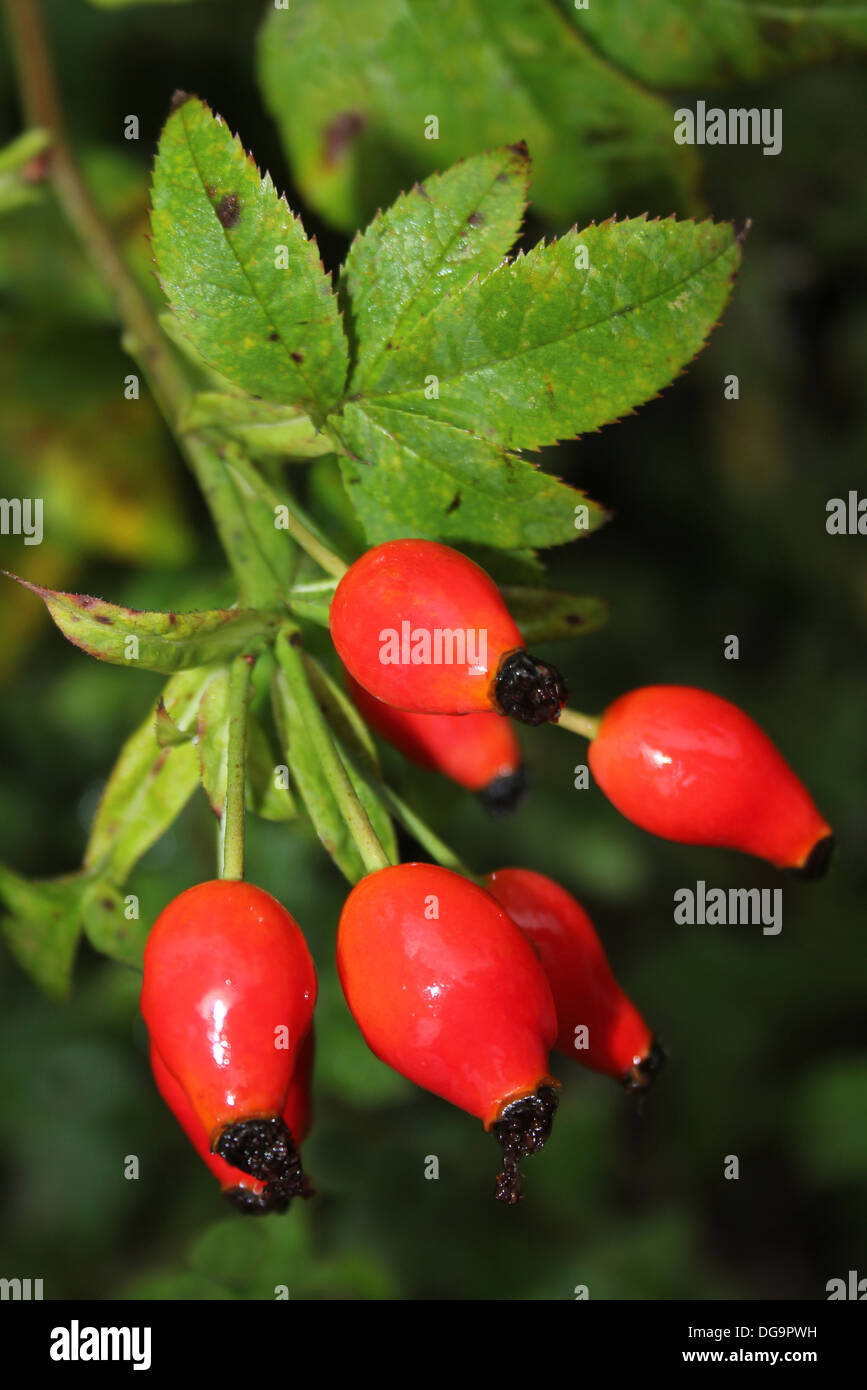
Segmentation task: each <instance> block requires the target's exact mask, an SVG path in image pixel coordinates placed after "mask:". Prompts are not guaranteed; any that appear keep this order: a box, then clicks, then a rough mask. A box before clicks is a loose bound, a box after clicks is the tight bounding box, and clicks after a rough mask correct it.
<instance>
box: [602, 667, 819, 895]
mask: <svg viewBox="0 0 867 1390" xmlns="http://www.w3.org/2000/svg"><path fill="white" fill-rule="evenodd" d="M589 763H590V768H591V770H592V772H593V776H594V777H595V778H596V781H597V782H598V783H599V785H600V787H601V788H602V790H603V791H604V793H605V795H606V796H607V797H608V798H609V800H611V801H612V802H613V803H614V805H615V806H616V807H617V809H618V811H620V812H622V814H623V815H624V816H626V817H628V819H629V820H631V821H634V822H635V823H636V825H640V826H641V827H642V828H643V829H644V830H649V831H650V832H651V833H652V834H654V835H661V836H662V837H663V838H664V839H666V840H679V841H680V842H681V843H683V844H688V845H720V846H725V847H726V848H728V849H739V850H743V851H744V853H746V854H754V855H756V856H757V857H758V858H760V859H768V860H770V862H771V863H772V864H775V865H776V866H777V867H778V868H781V869H791V870H795V871H797V872H799V873H800V874H802V875H803V876H804V877H808V878H818V877H820V876H821V875H822V874H823V873H824V872H825V870H826V868H827V866H828V861H829V859H830V856H831V850H832V849H833V844H834V838H833V834H832V831H831V827H830V826H829V825H828V823H827V821H825V820H824V819H823V817H822V816H821V815H820V814H819V812H818V811H817V809H816V807H815V805H814V803H813V800H812V798H811V796H810V794H809V792H808V791H807V789H806V788H805V787H804V786H803V784H802V783H801V782H799V781H798V778H797V777H796V776H795V774H794V772H792V770H791V768H790V767H789V765H788V763H786V761H785V760H784V758H783V757H782V756H781V754H780V753H779V752H778V751H777V749H776V748H775V747H774V745H773V744H772V743H771V741H770V739H769V738H768V737H767V735H766V734H764V733H763V732H762V730H761V729H760V728H759V726H758V725H757V724H755V723H754V722H753V720H752V719H750V718H749V716H748V715H746V714H744V713H743V711H742V710H740V709H738V707H737V706H736V705H733V704H730V703H729V701H728V700H723V699H721V698H720V697H719V696H718V695H711V694H709V693H708V692H707V691H705V690H694V689H692V688H691V687H689V686H682V685H650V686H645V687H644V688H642V689H640V690H633V691H631V692H630V694H628V695H622V696H621V697H620V699H619V700H615V701H614V703H613V704H612V705H610V706H609V708H608V709H607V710H606V711H605V713H604V715H603V716H602V722H601V724H600V727H599V732H598V734H597V736H596V738H595V739H594V740H593V742H592V743H591V744H590V751H589Z"/></svg>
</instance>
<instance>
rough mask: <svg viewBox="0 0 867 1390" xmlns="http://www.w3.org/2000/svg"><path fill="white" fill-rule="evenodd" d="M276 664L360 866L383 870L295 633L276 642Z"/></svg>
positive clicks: (382, 855)
mask: <svg viewBox="0 0 867 1390" xmlns="http://www.w3.org/2000/svg"><path fill="white" fill-rule="evenodd" d="M275 654H276V657H277V662H278V664H279V666H280V669H281V671H282V672H283V675H284V676H285V678H286V681H287V684H288V685H289V688H290V689H291V691H292V698H293V699H294V701H295V705H296V707H297V709H298V714H299V717H300V719H301V721H302V723H303V725H304V730H305V733H306V735H307V737H308V739H309V740H310V745H311V747H312V748H313V750H314V752H315V753H316V756H317V759H318V761H319V765H320V767H321V768H322V771H323V773H324V774H325V779H326V781H327V782H328V785H329V787H330V788H331V791H332V794H333V796H334V799H335V801H336V802H337V805H338V807H339V808H340V812H341V814H342V816H343V819H344V821H345V822H346V825H347V827H348V829H349V833H350V834H351V835H352V838H353V840H354V841H355V844H356V845H357V847H358V852H359V854H360V855H361V860H362V863H363V864H364V867H365V869H366V870H367V872H368V873H375V871H376V870H377V869H386V868H388V867H389V866H390V864H391V860H390V859H389V857H388V855H387V854H386V852H385V850H384V849H383V846H382V843H381V841H380V839H379V836H378V835H377V833H376V831H375V830H374V828H373V826H372V825H371V823H370V818H369V817H368V814H367V812H366V811H365V809H364V807H363V806H362V804H361V802H360V801H359V799H358V796H357V794H356V791H355V788H354V787H353V785H352V783H351V781H350V780H349V776H348V774H347V772H346V768H345V767H344V765H343V762H342V760H341V757H340V754H339V753H338V751H337V748H336V747H335V744H334V740H333V738H332V735H331V729H330V727H329V725H328V723H327V721H326V720H325V718H324V716H323V714H322V711H321V709H320V708H319V704H318V702H317V700H316V696H315V695H314V694H313V691H312V690H311V688H310V682H309V680H308V678H307V672H306V670H305V669H304V660H303V657H302V654H301V647H300V645H299V643H298V629H297V628H295V627H294V626H288V625H287V626H286V627H285V628H284V629H283V630H282V631H281V633H280V636H279V637H278V638H277V644H276V647H275Z"/></svg>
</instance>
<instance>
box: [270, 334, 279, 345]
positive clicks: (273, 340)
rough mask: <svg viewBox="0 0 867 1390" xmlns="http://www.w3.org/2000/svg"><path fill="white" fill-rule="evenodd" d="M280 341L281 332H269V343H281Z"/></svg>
mask: <svg viewBox="0 0 867 1390" xmlns="http://www.w3.org/2000/svg"><path fill="white" fill-rule="evenodd" d="M279 341H280V334H279V333H269V334H268V342H269V343H279Z"/></svg>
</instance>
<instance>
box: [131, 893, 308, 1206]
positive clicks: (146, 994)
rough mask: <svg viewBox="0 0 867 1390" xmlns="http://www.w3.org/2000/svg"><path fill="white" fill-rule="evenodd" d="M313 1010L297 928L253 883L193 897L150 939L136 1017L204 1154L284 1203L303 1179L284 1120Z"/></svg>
mask: <svg viewBox="0 0 867 1390" xmlns="http://www.w3.org/2000/svg"><path fill="white" fill-rule="evenodd" d="M315 1001H316V975H315V972H314V969H313V962H312V960H311V959H310V952H309V951H308V949H307V943H306V942H305V940H304V937H303V936H302V934H301V931H300V928H299V927H298V924H297V923H296V922H295V920H294V918H293V917H292V916H291V915H290V914H289V913H288V912H287V911H286V909H285V908H284V907H282V906H281V905H280V903H278V902H277V901H276V900H275V899H274V898H272V897H271V896H270V894H268V893H265V892H263V890H262V889H261V888H256V887H253V886H252V885H251V884H248V883H243V882H237V881H224V880H216V881H214V882H210V883H200V884H198V885H197V886H196V887H195V888H190V889H188V890H187V891H186V892H185V893H181V895H180V896H179V897H177V898H175V900H174V901H173V902H171V903H169V905H168V907H166V908H165V909H164V911H163V912H162V913H161V914H160V916H159V917H158V918H157V921H156V923H155V924H154V927H153V930H152V931H151V934H150V936H149V938H148V942H147V946H146V947H145V955H144V980H143V983H142V997H141V1007H142V1013H143V1015H144V1018H145V1022H146V1023H147V1027H148V1032H149V1034H150V1040H151V1044H152V1046H153V1047H154V1048H155V1049H156V1051H157V1052H158V1054H159V1056H160V1059H161V1061H162V1062H163V1063H164V1065H165V1067H166V1068H167V1069H168V1071H169V1072H170V1073H171V1075H172V1076H173V1077H174V1079H175V1080H176V1081H177V1082H178V1084H179V1085H180V1087H181V1089H182V1090H183V1092H184V1093H185V1095H186V1097H187V1099H188V1101H189V1103H190V1106H191V1107H192V1110H193V1113H194V1114H195V1116H196V1118H197V1119H198V1122H199V1123H200V1124H201V1126H202V1128H203V1130H204V1132H205V1135H206V1138H207V1141H208V1145H209V1148H210V1150H211V1152H213V1153H217V1154H219V1156H220V1157H221V1158H223V1159H225V1161H226V1162H227V1163H229V1164H230V1165H231V1166H233V1167H236V1168H241V1169H242V1170H243V1171H244V1172H246V1173H249V1174H250V1175H251V1176H252V1177H255V1178H259V1179H261V1180H262V1181H263V1182H271V1183H281V1184H283V1185H284V1187H285V1190H286V1193H287V1195H292V1194H293V1193H295V1192H300V1191H301V1190H302V1189H303V1173H302V1172H301V1167H300V1162H299V1159H298V1155H297V1152H296V1149H295V1145H294V1142H293V1136H292V1135H290V1133H289V1131H288V1129H287V1126H286V1123H285V1121H284V1119H283V1111H284V1108H285V1106H286V1102H287V1097H288V1095H289V1090H290V1087H291V1084H292V1080H293V1076H294V1075H295V1071H296V1068H297V1066H298V1065H299V1060H300V1057H301V1052H302V1047H303V1044H304V1040H305V1038H306V1036H307V1033H308V1032H309V1029H310V1025H311V1022H312V1019H313V1006H314V1004H315Z"/></svg>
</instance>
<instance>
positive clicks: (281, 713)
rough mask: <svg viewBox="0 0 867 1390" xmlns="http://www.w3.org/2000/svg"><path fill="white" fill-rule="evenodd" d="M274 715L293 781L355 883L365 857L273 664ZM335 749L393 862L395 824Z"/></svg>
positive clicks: (320, 833)
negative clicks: (354, 838) (274, 672)
mask: <svg viewBox="0 0 867 1390" xmlns="http://www.w3.org/2000/svg"><path fill="white" fill-rule="evenodd" d="M273 694H274V717H275V721H276V724H277V730H278V733H279V736H280V742H281V744H282V746H283V748H284V749H285V753H286V761H287V763H288V766H289V769H290V771H291V773H292V778H293V781H294V783H295V785H296V787H297V788H298V792H299V794H300V796H301V799H302V801H303V802H304V805H305V807H306V809H307V814H308V815H309V817H310V820H311V822H312V824H313V827H314V829H315V831H316V833H317V835H318V836H319V839H320V840H321V842H322V844H323V845H324V847H325V849H326V850H327V851H328V853H329V854H330V855H331V857H332V859H333V860H334V862H335V864H336V865H337V867H338V868H339V869H340V870H341V872H342V873H344V874H345V875H346V877H347V878H348V879H349V880H350V882H352V883H355V882H357V881H358V879H359V878H361V877H362V876H363V875H364V873H365V866H364V862H363V860H362V858H361V855H360V853H359V851H358V848H357V846H356V844H355V841H354V840H353V838H352V835H351V833H350V831H349V828H348V827H347V825H346V822H345V820H344V818H343V815H342V814H341V811H340V808H339V806H338V804H337V801H336V800H335V797H334V793H333V791H332V790H331V786H330V784H329V782H328V780H327V778H326V776H325V773H324V771H323V769H322V765H321V763H320V761H319V759H318V757H317V756H316V753H315V750H314V748H313V745H312V743H311V740H310V739H309V738H308V737H307V733H306V730H305V727H304V721H303V719H302V717H301V713H300V710H299V708H298V705H297V703H296V700H295V697H294V695H293V692H292V687H291V685H290V684H289V682H288V681H287V680H286V677H285V675H284V674H283V672H282V671H281V670H279V669H278V671H277V673H276V675H275V678H274V685H273ZM338 753H339V755H340V758H341V761H342V762H343V765H344V767H345V768H346V772H347V775H348V776H349V779H350V781H351V783H352V786H353V787H354V789H355V793H356V795H357V797H358V799H359V801H360V802H361V804H362V806H363V807H364V810H365V811H366V812H367V815H368V817H369V819H370V822H371V824H372V826H373V829H374V830H375V831H376V834H377V836H378V837H379V840H380V843H381V844H382V846H383V848H384V849H385V851H386V853H387V854H388V855H389V856H390V857H391V859H392V862H396V859H397V841H396V838H395V833H394V827H393V825H392V822H391V818H390V816H389V815H388V813H387V811H386V810H385V809H384V807H383V806H382V803H381V802H380V800H379V798H378V796H377V795H376V793H375V792H374V791H373V790H372V788H371V787H370V786H369V785H368V783H367V782H366V781H365V779H364V778H363V777H362V776H361V774H360V773H359V771H358V770H357V769H356V768H354V767H353V766H351V765H350V763H349V761H348V759H347V756H346V755H345V754H344V752H343V749H342V748H340V746H339V745H338Z"/></svg>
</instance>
